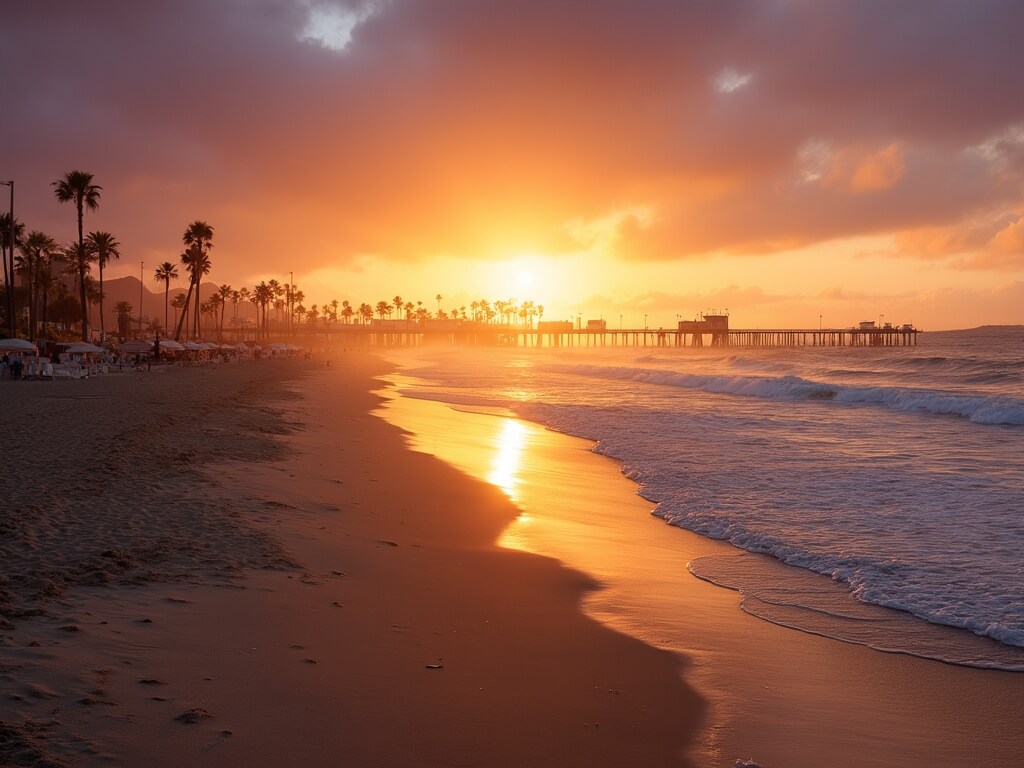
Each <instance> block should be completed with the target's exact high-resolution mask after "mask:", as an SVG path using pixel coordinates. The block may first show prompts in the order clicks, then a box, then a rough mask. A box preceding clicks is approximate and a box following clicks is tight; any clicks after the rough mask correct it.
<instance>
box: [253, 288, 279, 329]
mask: <svg viewBox="0 0 1024 768" xmlns="http://www.w3.org/2000/svg"><path fill="white" fill-rule="evenodd" d="M251 298H252V302H253V304H255V305H256V321H257V328H260V327H262V329H263V334H264V335H266V333H267V306H268V305H269V304H270V303H271V302H272V301H273V300H274V288H273V286H271V285H270V284H269V283H267V282H265V281H263V280H260V282H259V283H257V285H256V287H255V288H253V291H252V296H251ZM261 310H262V323H260V311H261Z"/></svg>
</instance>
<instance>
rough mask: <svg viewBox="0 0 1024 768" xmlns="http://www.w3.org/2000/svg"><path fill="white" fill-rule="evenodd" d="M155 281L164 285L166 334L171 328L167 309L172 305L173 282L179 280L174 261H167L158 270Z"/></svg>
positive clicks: (154, 275) (154, 276) (155, 273)
mask: <svg viewBox="0 0 1024 768" xmlns="http://www.w3.org/2000/svg"><path fill="white" fill-rule="evenodd" d="M153 279H154V280H157V281H159V282H162V283H163V284H164V333H167V329H168V328H169V327H170V326H168V324H167V314H168V313H167V309H168V306H169V304H170V293H171V280H177V279H178V267H177V266H176V265H175V264H174V262H173V261H165V262H164V263H163V264H161V265H160V266H158V267H157V268H156V271H155V272H154V273H153Z"/></svg>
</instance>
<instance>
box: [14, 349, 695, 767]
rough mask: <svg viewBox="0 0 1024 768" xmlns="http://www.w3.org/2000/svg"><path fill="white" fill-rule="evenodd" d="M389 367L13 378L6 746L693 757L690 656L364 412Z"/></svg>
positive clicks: (406, 757) (516, 761) (461, 759)
mask: <svg viewBox="0 0 1024 768" xmlns="http://www.w3.org/2000/svg"><path fill="white" fill-rule="evenodd" d="M382 370H383V367H382V365H381V364H380V363H379V362H377V361H375V360H373V359H372V358H369V357H367V356H364V355H361V354H348V355H334V357H333V360H332V365H331V367H330V368H329V369H327V368H324V367H323V361H322V360H320V361H317V360H314V361H312V362H309V363H307V362H288V361H262V362H254V363H241V364H233V365H227V366H215V367H211V368H205V369H174V370H160V371H159V372H158V371H157V370H154V371H153V372H152V373H144V372H140V373H134V372H133V373H124V374H117V375H110V376H105V377H97V378H94V379H89V380H85V381H72V382H19V383H8V382H5V383H4V384H3V385H2V387H0V414H2V415H3V420H4V423H5V431H6V434H7V435H8V436H9V437H8V440H7V447H6V449H5V450H4V452H3V462H4V469H3V480H4V485H5V494H6V500H5V504H4V506H3V508H2V511H0V621H2V627H0V697H2V698H0V764H2V765H12V766H61V765H68V766H71V765H76V766H77V765H81V766H92V765H97V766H98V765H126V766H135V765H147V766H152V767H153V768H157V767H159V766H180V765H191V766H205V765H208V766H236V765H237V766H242V765H244V766H281V765H309V766H317V765H323V766H327V765H332V766H333V765H353V766H408V765H428V766H429V765H438V766H440V765H488V766H523V765H536V766H566V765H587V766H602V765H608V766H611V765H615V766H621V765H644V766H659V765H687V764H689V763H688V762H687V761H686V760H685V758H683V757H682V753H683V749H684V747H685V746H686V744H687V742H688V740H690V739H691V738H692V737H693V735H694V734H695V732H696V730H697V728H698V726H699V721H700V717H701V711H702V704H701V700H700V699H699V698H698V697H697V696H696V694H695V693H694V692H693V691H692V690H691V689H689V688H687V687H686V686H685V685H684V684H683V682H682V680H681V677H680V664H681V662H680V659H679V658H678V657H677V656H675V655H673V654H670V653H668V652H665V651H660V650H656V649H654V648H652V647H650V646H649V645H646V644H644V643H642V642H640V641H639V640H636V639H632V638H629V637H626V636H624V635H621V634H618V633H616V632H613V631H611V630H609V629H607V628H606V627H604V626H603V625H601V624H599V623H597V622H596V621H594V620H592V619H590V618H587V617H586V616H584V615H583V614H582V613H581V612H580V611H579V603H580V601H581V599H582V597H583V595H584V594H585V593H586V591H587V590H588V589H590V588H591V587H592V586H593V584H592V583H591V582H590V581H589V580H588V579H587V577H585V576H583V575H582V574H580V573H577V572H574V571H571V570H568V569H567V568H565V567H563V566H561V565H560V564H559V563H558V562H557V561H555V560H552V559H547V558H544V557H540V556H536V555H532V554H528V553H524V552H518V551H512V550H507V549H500V548H499V547H498V546H497V545H496V543H495V542H496V540H497V538H498V536H499V535H500V533H501V531H502V530H503V528H505V526H506V525H507V524H508V523H509V522H510V521H511V520H513V519H514V518H515V517H516V515H517V514H518V511H517V510H516V509H515V507H513V506H512V504H511V503H510V502H509V500H508V499H507V498H506V497H505V496H504V495H502V494H501V492H500V491H499V490H497V489H495V488H494V487H492V486H490V485H487V484H485V483H483V482H479V481H474V480H471V479H470V478H468V477H466V476H464V475H462V474H460V473H459V472H457V471H456V470H454V469H452V468H451V467H449V466H448V465H446V464H443V463H442V462H441V461H439V460H438V459H436V458H434V457H432V456H427V455H423V454H419V453H414V452H411V451H409V450H407V449H406V447H405V446H404V444H403V441H402V436H401V433H400V432H399V430H398V429H396V428H395V427H393V426H390V425H388V424H386V423H385V422H383V421H381V420H379V419H377V418H375V417H373V416H370V415H369V412H370V411H371V410H372V408H373V407H374V406H375V405H376V403H377V397H376V396H375V395H372V394H371V393H370V391H369V390H370V387H371V379H370V376H371V375H373V374H376V373H380V372H382ZM300 391H301V392H302V395H301V397H300V395H299V392H300Z"/></svg>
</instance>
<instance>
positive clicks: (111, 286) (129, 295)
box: [93, 277, 256, 331]
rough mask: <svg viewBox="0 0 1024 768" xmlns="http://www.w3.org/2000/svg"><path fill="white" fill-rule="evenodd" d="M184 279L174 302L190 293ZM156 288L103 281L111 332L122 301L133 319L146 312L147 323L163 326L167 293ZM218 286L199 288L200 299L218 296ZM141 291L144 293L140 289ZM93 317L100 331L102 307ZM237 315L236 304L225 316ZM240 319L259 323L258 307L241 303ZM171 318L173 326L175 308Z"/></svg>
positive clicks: (127, 280)
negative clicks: (215, 294)
mask: <svg viewBox="0 0 1024 768" xmlns="http://www.w3.org/2000/svg"><path fill="white" fill-rule="evenodd" d="M182 282H184V281H182V280H178V285H174V284H173V283H172V284H171V290H170V291H169V292H168V295H167V299H168V300H170V299H173V298H174V297H175V296H176V295H177V294H179V293H187V292H188V284H187V283H185V287H182V286H181V283H182ZM154 285H156V286H158V287H157V288H156V290H150V286H148V285H142V284H140V282H139V278H137V277H119V278H116V279H114V280H104V281H103V294H104V296H103V310H104V313H103V314H104V317H105V321H106V328H107V330H108V331H110V330H111V329H114V328H117V314H116V313H115V312H114V306H115V305H116V304H117V303H118V302H119V301H127V302H128V303H129V304H131V305H132V317H133V318H137V317H138V316H139V309H140V307H141V309H142V316H143V320H145V321H148V320H149V319H150V318H154V319H158V320H159V321H160V323H161V324H163V320H164V291H163V289H162V288H161V287H159V283H156V282H155V281H154ZM217 288H218V286H217V284H216V283H212V282H211V283H203V284H202V285H201V286H200V288H199V298H200V299H201V300H202V301H206V300H207V299H209V298H210V296H212V295H213V294H214V293H216V292H217ZM140 289H141V290H140ZM93 311H94V315H93V324H94V326H95V327H96V328H99V307H96V308H95V309H94V310H93ZM233 312H234V307H233V305H231V304H229V305H228V307H227V310H226V313H225V316H230V315H232V313H233ZM238 315H239V317H243V318H248V319H252V320H255V318H256V308H255V307H254V306H253V305H252V304H250V303H249V302H241V303H240V304H239V305H238ZM168 318H169V320H170V323H171V324H172V325H173V324H174V309H173V308H171V309H170V311H169V312H168Z"/></svg>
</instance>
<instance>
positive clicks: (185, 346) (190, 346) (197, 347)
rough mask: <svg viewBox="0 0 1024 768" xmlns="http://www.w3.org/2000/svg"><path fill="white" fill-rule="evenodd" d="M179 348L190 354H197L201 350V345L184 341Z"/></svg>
mask: <svg viewBox="0 0 1024 768" xmlns="http://www.w3.org/2000/svg"><path fill="white" fill-rule="evenodd" d="M181 348H182V349H187V350H189V351H190V352H198V351H199V350H201V349H203V345H202V344H197V343H196V342H194V341H186V342H185V343H184V344H182V345H181Z"/></svg>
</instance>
